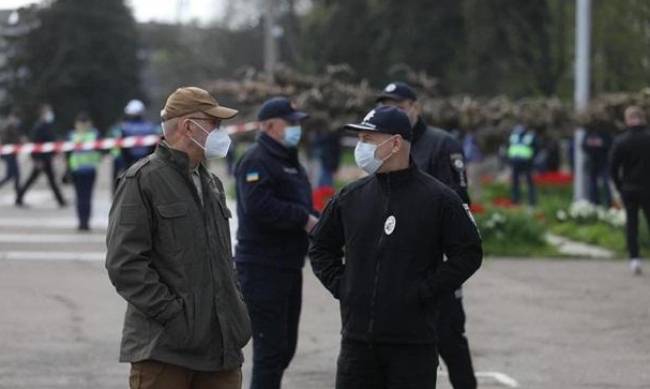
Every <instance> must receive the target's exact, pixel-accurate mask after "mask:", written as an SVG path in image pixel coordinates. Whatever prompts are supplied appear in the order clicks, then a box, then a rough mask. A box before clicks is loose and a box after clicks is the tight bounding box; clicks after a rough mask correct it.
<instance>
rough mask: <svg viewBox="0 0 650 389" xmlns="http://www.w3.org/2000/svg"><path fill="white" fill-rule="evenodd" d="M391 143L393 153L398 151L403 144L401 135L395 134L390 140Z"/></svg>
mask: <svg viewBox="0 0 650 389" xmlns="http://www.w3.org/2000/svg"><path fill="white" fill-rule="evenodd" d="M392 143H393V153H395V154H396V153H398V152H399V151H400V150H401V149H402V146H403V140H402V136H401V135H395V137H394V138H393V140H392Z"/></svg>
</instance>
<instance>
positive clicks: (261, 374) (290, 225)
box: [235, 97, 317, 389]
mask: <svg viewBox="0 0 650 389" xmlns="http://www.w3.org/2000/svg"><path fill="white" fill-rule="evenodd" d="M307 116H308V115H307V114H306V113H304V112H299V111H297V110H296V109H295V108H294V107H293V106H292V105H291V103H290V102H289V100H287V99H286V98H282V97H276V98H273V99H270V100H268V101H267V102H265V103H264V105H262V108H261V109H260V111H259V113H258V120H259V121H260V128H261V131H262V133H261V134H260V136H259V137H258V139H257V142H256V143H255V145H253V146H252V147H251V148H250V149H249V150H248V151H247V152H246V153H245V154H244V156H243V157H242V158H241V159H240V161H239V163H238V164H237V166H236V168H235V177H236V179H237V215H238V217H239V230H238V232H237V239H238V244H237V247H236V253H235V261H236V263H237V270H238V272H239V279H240V282H241V287H242V292H243V294H244V298H245V300H246V303H247V305H248V310H249V314H250V317H251V321H252V324H253V373H252V379H251V389H276V388H280V385H281V382H282V375H283V373H284V370H285V369H286V368H287V367H288V366H289V363H290V362H291V359H292V358H293V355H294V353H295V350H296V345H297V341H298V322H299V319H300V309H301V305H302V268H303V266H304V263H305V256H306V254H307V249H308V244H309V243H308V232H309V231H311V229H312V228H313V227H314V226H315V225H316V222H317V219H316V217H315V216H313V214H312V212H313V210H312V195H311V186H310V184H309V180H308V178H307V174H306V172H305V169H304V168H303V167H302V166H301V165H300V162H299V161H298V148H297V147H298V143H299V142H300V138H301V134H302V130H301V127H300V122H301V121H302V120H304V119H305V118H307Z"/></svg>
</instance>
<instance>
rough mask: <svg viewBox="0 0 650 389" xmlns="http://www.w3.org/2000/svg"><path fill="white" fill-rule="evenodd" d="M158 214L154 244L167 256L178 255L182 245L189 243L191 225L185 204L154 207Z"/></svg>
mask: <svg viewBox="0 0 650 389" xmlns="http://www.w3.org/2000/svg"><path fill="white" fill-rule="evenodd" d="M156 210H157V212H158V216H159V218H158V236H157V242H156V244H157V245H158V247H159V248H160V251H161V252H163V253H167V254H176V253H179V252H180V251H181V250H182V248H183V244H187V243H189V242H190V241H189V238H190V236H191V235H192V223H190V218H189V216H188V206H187V204H185V203H181V202H179V203H170V204H161V205H157V206H156Z"/></svg>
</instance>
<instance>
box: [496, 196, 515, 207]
mask: <svg viewBox="0 0 650 389" xmlns="http://www.w3.org/2000/svg"><path fill="white" fill-rule="evenodd" d="M492 204H493V205H494V206H495V207H499V208H514V207H516V206H517V204H515V203H513V202H512V200H511V199H510V198H508V197H497V198H495V199H494V200H492Z"/></svg>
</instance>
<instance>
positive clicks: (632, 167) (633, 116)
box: [610, 106, 650, 275]
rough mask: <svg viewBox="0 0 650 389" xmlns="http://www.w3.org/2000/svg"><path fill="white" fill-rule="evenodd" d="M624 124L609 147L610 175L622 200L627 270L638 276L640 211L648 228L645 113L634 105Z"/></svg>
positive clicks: (649, 135)
mask: <svg viewBox="0 0 650 389" xmlns="http://www.w3.org/2000/svg"><path fill="white" fill-rule="evenodd" d="M625 125H626V126H627V128H628V129H627V131H626V132H625V133H624V134H622V135H620V136H618V137H617V138H616V140H615V141H614V146H613V147H612V152H611V158H610V160H611V162H610V176H611V177H612V180H613V181H614V185H615V186H616V189H617V190H618V191H619V193H620V194H621V196H622V197H623V203H624V205H625V214H626V228H625V234H626V239H627V248H628V251H629V254H630V269H631V270H632V272H633V273H634V274H637V275H638V274H641V259H640V256H639V208H641V209H642V210H643V213H644V214H645V217H646V221H647V222H648V223H649V226H650V130H649V129H648V127H647V126H646V118H645V113H644V112H643V110H642V109H641V108H639V107H637V106H631V107H628V108H627V109H626V110H625Z"/></svg>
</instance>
